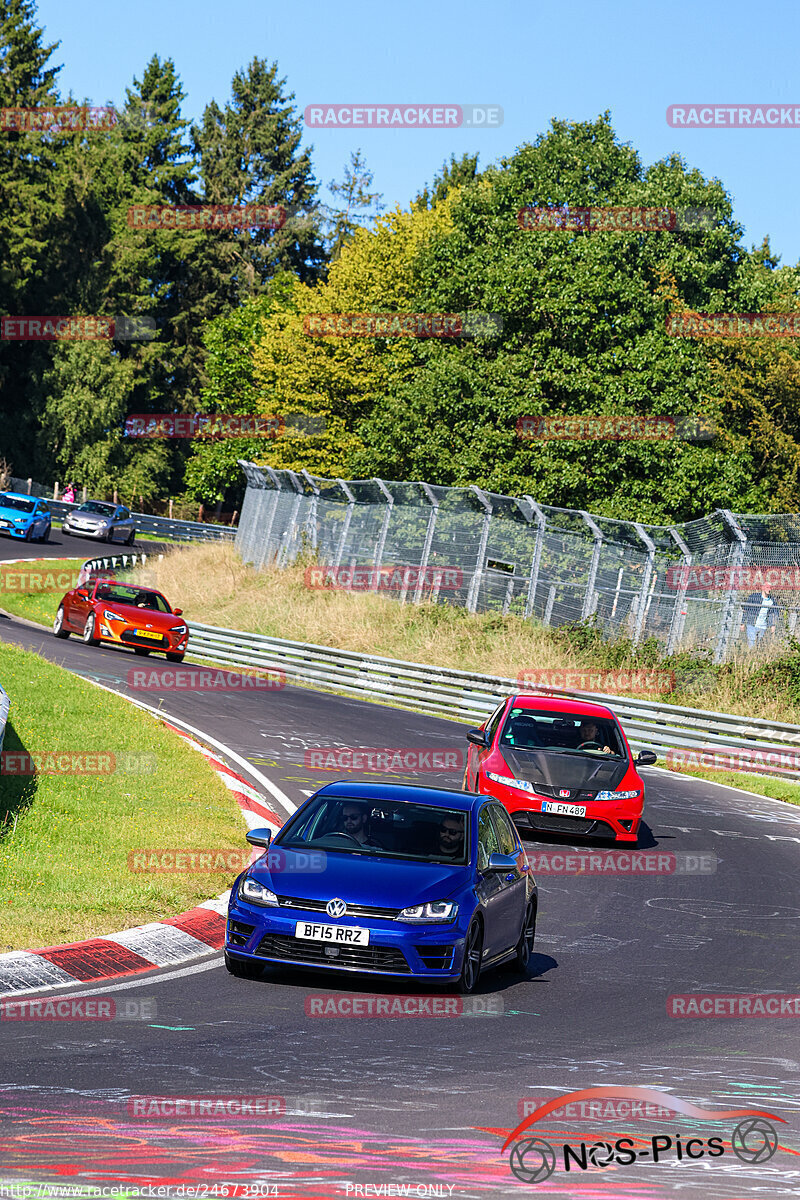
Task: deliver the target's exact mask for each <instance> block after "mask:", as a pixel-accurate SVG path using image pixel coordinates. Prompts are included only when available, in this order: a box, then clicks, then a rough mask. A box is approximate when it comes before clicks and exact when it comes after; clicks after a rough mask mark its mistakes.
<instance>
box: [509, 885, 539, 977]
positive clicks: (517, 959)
mask: <svg viewBox="0 0 800 1200" xmlns="http://www.w3.org/2000/svg"><path fill="white" fill-rule="evenodd" d="M535 940H536V901H535V900H531V901H529V903H528V907H527V908H526V909H525V924H524V925H523V926H522V933H521V934H520V935H519V941H518V942H517V953H516V955H515V956H514V958H513V959H512V964H513V966H514V967H515V968H516V969H517V970H518V971H522V972H525V971H527V969H528V963H529V962H530V961H531V955H532V954H533V943H534V941H535Z"/></svg>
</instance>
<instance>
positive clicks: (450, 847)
mask: <svg viewBox="0 0 800 1200" xmlns="http://www.w3.org/2000/svg"><path fill="white" fill-rule="evenodd" d="M466 817H467V814H466V813H464V812H457V811H451V810H450V809H447V808H438V807H435V806H434V805H432V804H417V803H413V802H410V801H408V800H384V799H378V800H375V799H363V798H361V797H359V798H357V799H356V798H353V799H352V800H351V799H348V798H347V797H346V796H326V795H321V796H317V797H316V798H315V799H314V800H313V801H312V802H311V803H310V804H309V806H308V808H304V809H303V810H302V812H299V813H298V814H297V815H296V816H295V817H293V818H292V820H291V821H289V822H287V824H286V825H285V826H284V827H283V829H282V830H281V831H280V833H279V834H278V835H277V837H276V838H275V844H276V845H278V844H280V845H282V846H286V847H295V848H297V849H301V848H302V849H306V848H308V847H313V848H314V849H315V850H327V851H331V850H334V851H341V852H342V853H344V854H366V855H371V856H375V857H381V858H384V857H391V858H404V859H408V860H411V861H415V862H440V863H452V865H453V866H465V865H466V864H467V863H468V862H469V857H468V855H469V838H468V836H465V833H466V832H467V820H466Z"/></svg>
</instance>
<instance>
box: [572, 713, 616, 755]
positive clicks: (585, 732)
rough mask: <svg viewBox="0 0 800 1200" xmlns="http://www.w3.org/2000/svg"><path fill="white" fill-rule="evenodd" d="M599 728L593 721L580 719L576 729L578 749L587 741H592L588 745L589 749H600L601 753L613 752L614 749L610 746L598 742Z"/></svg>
mask: <svg viewBox="0 0 800 1200" xmlns="http://www.w3.org/2000/svg"><path fill="white" fill-rule="evenodd" d="M599 737H600V728H599V726H598V725H597V723H596V722H595V721H590V720H588V719H587V720H585V721H581V727H580V729H579V730H578V749H579V750H580V749H581V748H582V747H584V746H585V745H586V743H587V742H591V743H593V744H592V745H590V746H588V747H587V749H590V750H602V751H603V754H613V753H614V751H613V750H612V749H611V747H610V746H601V745H600V742H599V740H598V739H599Z"/></svg>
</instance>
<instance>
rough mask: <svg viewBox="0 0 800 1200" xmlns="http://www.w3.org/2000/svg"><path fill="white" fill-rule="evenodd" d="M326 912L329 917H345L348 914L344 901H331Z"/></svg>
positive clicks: (326, 906)
mask: <svg viewBox="0 0 800 1200" xmlns="http://www.w3.org/2000/svg"><path fill="white" fill-rule="evenodd" d="M325 912H326V913H327V914H328V916H329V917H343V916H344V914H345V913H346V912H347V905H346V904H345V902H344V900H329V901H328V903H327V904H326V905H325Z"/></svg>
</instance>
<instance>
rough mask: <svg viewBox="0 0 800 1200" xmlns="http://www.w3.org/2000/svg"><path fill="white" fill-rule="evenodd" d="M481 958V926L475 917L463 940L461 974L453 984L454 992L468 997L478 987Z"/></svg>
mask: <svg viewBox="0 0 800 1200" xmlns="http://www.w3.org/2000/svg"><path fill="white" fill-rule="evenodd" d="M482 958H483V926H482V925H481V923H480V921H479V920H478V919H477V917H475V918H473V920H472V923H471V924H470V927H469V929H468V930H467V936H466V938H465V939H464V961H463V962H462V964H461V974H460V975H459V977H458V979H457V980H456V983H455V990H456V991H457V992H460V993H461V995H462V996H469V995H470V993H472V992H474V991H475V988H476V987H477V986H478V980H479V979H480V975H481V959H482Z"/></svg>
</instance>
